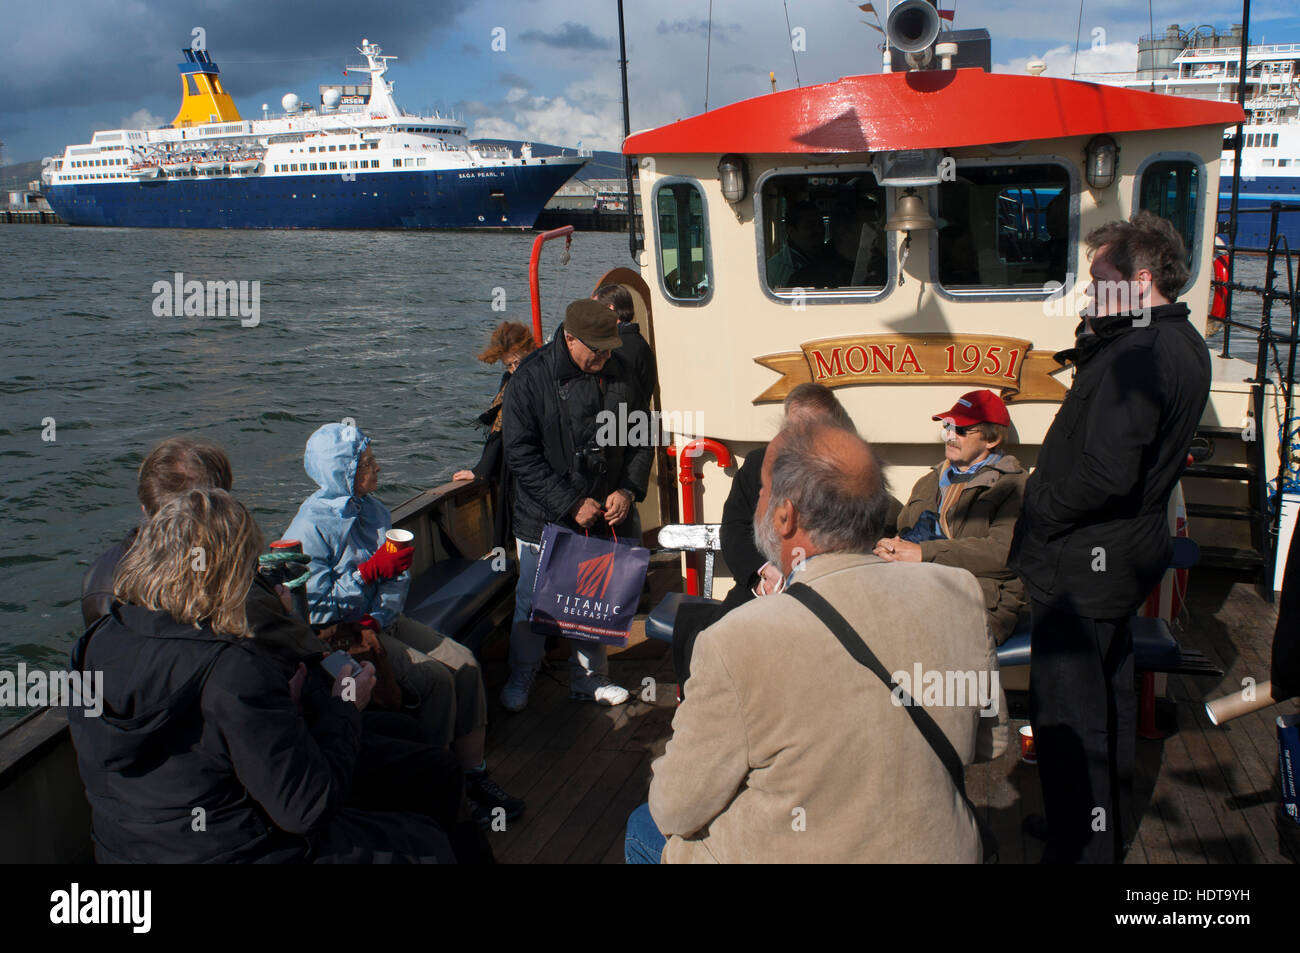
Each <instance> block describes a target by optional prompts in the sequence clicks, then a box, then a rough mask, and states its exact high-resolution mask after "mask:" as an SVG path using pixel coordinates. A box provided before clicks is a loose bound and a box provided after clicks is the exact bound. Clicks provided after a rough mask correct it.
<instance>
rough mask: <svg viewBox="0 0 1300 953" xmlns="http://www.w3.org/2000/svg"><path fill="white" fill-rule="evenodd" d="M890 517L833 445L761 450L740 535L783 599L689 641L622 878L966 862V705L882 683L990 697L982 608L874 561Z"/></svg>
mask: <svg viewBox="0 0 1300 953" xmlns="http://www.w3.org/2000/svg"><path fill="white" fill-rule="evenodd" d="M889 501H890V497H889V488H888V484H887V482H886V480H885V476H884V472H883V464H882V462H881V460H880V458H879V457H878V456H877V455H876V453H875V451H874V450H872V448H871V447H870V446H869V445H868V444H867V443H866V442H865V441H864V440H862V439H861V438H859V437H858V436H857V435H856V434H853V433H851V432H849V431H847V430H844V429H843V428H839V427H833V426H826V425H825V424H812V425H807V424H805V425H800V426H795V427H793V428H789V429H787V430H784V431H782V432H781V434H779V435H778V436H777V438H776V439H775V440H774V441H773V442H772V443H771V444H770V445H769V446H768V451H767V454H766V455H765V458H764V461H763V471H762V488H761V491H760V493H759V500H758V505H757V508H756V511H755V514H754V528H755V530H754V531H755V537H756V540H757V542H758V544H759V546H760V548H761V549H762V551H763V554H764V555H765V556H766V557H767V558H768V559H769V560H771V561H772V563H773V564H775V565H777V566H779V567H780V569H781V572H782V574H783V576H784V578H785V580H786V581H787V583H789V585H790V588H789V589H787V590H786V591H785V592H783V593H778V594H774V595H772V596H768V597H765V598H763V599H760V600H756V601H754V602H751V603H747V604H746V605H744V606H741V607H740V608H738V609H736V610H735V611H733V612H731V613H729V614H728V615H726V616H724V617H723V618H722V619H721V620H720V621H719V622H718V623H716V624H715V625H713V626H710V627H709V628H708V629H706V630H705V631H704V632H703V633H702V634H701V635H700V637H699V639H698V640H697V642H696V645H695V653H694V659H693V662H692V669H691V677H690V682H689V684H688V686H687V687H688V688H689V691H688V692H687V693H686V699H685V701H684V702H683V703H682V705H681V707H679V708H678V709H677V714H676V717H675V718H674V719H673V737H672V740H670V741H669V742H668V747H667V750H666V751H665V753H664V755H663V757H662V758H660V759H659V760H658V761H657V762H655V765H654V777H653V780H652V781H651V785H650V799H649V803H648V804H646V805H642V806H641V807H640V808H638V809H637V810H636V811H634V812H633V814H632V816H631V817H630V818H629V819H628V828H627V838H626V846H625V852H626V856H627V859H628V861H629V862H641V863H646V862H648V863H657V862H664V863H690V862H705V863H708V862H720V863H765V862H767V863H809V862H832V863H846V862H857V863H861V862H866V863H881V862H921V863H937V862H976V861H978V860H979V859H980V856H981V838H980V835H979V830H978V822H977V820H976V817H975V815H974V812H973V810H972V809H971V807H970V805H969V801H967V800H966V799H965V797H964V783H963V782H962V780H961V774H960V771H961V766H962V765H965V764H968V763H970V762H971V761H972V760H974V759H975V758H976V757H977V755H978V756H983V757H988V756H990V755H991V754H992V753H993V751H992V744H991V731H989V730H988V729H991V727H992V722H993V719H991V718H983V719H981V717H980V716H981V710H980V701H979V700H978V699H976V698H973V697H970V698H967V697H962V698H953V697H947V696H946V695H945V693H944V692H943V691H937V692H931V691H929V690H928V689H927V691H926V692H925V693H924V697H922V693H921V687H920V686H916V687H915V690H914V694H915V698H912V694H913V693H908V692H904V693H901V694H900V693H899V692H897V691H891V689H890V679H891V678H892V679H893V681H895V682H898V683H899V684H900V685H901V684H902V683H903V681H904V680H905V679H906V678H907V676H906V675H905V674H904V673H910V672H912V671H914V669H917V668H919V669H922V670H924V671H926V672H939V673H966V674H970V673H979V672H981V671H982V672H983V673H985V683H986V684H987V682H988V681H990V680H991V678H990V676H992V675H994V674H995V673H996V666H997V661H996V651H995V647H994V644H993V640H992V638H991V636H990V635H989V634H988V629H987V627H986V625H985V619H984V615H985V613H984V600H983V597H982V595H981V591H980V588H979V584H978V583H977V582H976V581H975V578H974V577H973V576H971V575H970V573H968V572H965V571H964V570H960V569H955V568H952V567H948V566H939V565H936V564H934V563H889V562H886V561H885V560H882V559H880V558H879V557H877V556H874V555H872V553H871V550H872V548H873V547H874V545H875V543H876V540H877V539H879V538H880V535H881V531H882V529H883V527H884V524H885V520H886V515H887V513H888V509H889ZM828 610H829V611H828ZM864 650H865V651H864ZM866 659H870V661H866ZM871 662H874V663H875V664H874V666H872V665H871ZM857 663H860V664H857ZM878 672H879V674H878ZM887 673H894V676H891V675H889V674H887ZM940 679H941V680H942V675H940ZM926 681H927V684H928V683H929V681H930V680H929V678H927V679H926ZM912 701H915V703H916V704H915V705H914V706H909V705H908V703H909V702H912ZM993 707H994V708H995V707H996V704H994V706H993ZM991 714H996V711H993V712H991ZM922 721H925V722H928V724H929V727H928V728H921V730H918V727H920V723H921V722H922ZM981 729H983V730H981ZM954 771H955V773H954Z"/></svg>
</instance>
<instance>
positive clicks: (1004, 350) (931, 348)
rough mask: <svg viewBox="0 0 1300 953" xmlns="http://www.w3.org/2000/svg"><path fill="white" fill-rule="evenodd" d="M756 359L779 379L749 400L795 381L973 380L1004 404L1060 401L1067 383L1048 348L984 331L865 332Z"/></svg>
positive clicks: (781, 393)
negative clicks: (1056, 375) (1057, 375)
mask: <svg viewBox="0 0 1300 953" xmlns="http://www.w3.org/2000/svg"><path fill="white" fill-rule="evenodd" d="M754 360H755V361H756V362H757V363H759V364H762V365H763V366H764V367H767V368H771V369H772V370H774V371H777V372H778V373H780V374H781V375H782V376H781V379H780V380H778V381H777V382H776V383H774V384H773V385H772V386H771V387H769V388H768V389H767V390H765V391H763V393H761V394H759V395H758V396H757V397H756V398H754V403H756V404H760V403H763V402H765V401H778V400H784V399H785V397H786V395H787V394H789V393H790V391H791V390H793V389H794V387H795V386H796V385H798V384H802V383H805V382H807V381H814V382H816V383H818V384H825V385H826V386H827V387H847V386H849V385H851V384H976V385H979V386H981V387H987V388H990V389H992V390H999V391H1001V393H1002V398H1003V399H1004V400H1007V401H1026V400H1050V401H1059V400H1060V399H1061V398H1062V397H1064V396H1065V391H1066V387H1065V385H1064V384H1062V383H1061V382H1060V381H1058V380H1057V379H1056V378H1054V377H1052V372H1053V371H1056V370H1060V365H1059V364H1058V363H1057V362H1056V360H1055V359H1054V358H1053V357H1052V354H1051V352H1050V351H1035V350H1034V349H1033V346H1032V344H1031V343H1030V342H1029V341H1025V340H1023V339H1021V338H1007V337H997V336H993V335H987V334H864V335H856V336H854V337H844V338H827V339H825V340H821V341H809V342H808V343H806V344H803V345H800V349H799V350H798V351H786V352H783V353H781V354H768V355H766V356H764V357H756V358H754Z"/></svg>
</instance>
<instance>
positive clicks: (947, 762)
mask: <svg viewBox="0 0 1300 953" xmlns="http://www.w3.org/2000/svg"><path fill="white" fill-rule="evenodd" d="M786 592H788V593H789V594H790V595H792V596H794V597H795V598H796V599H798V600H799V601H800V602H801V603H803V606H804V608H806V609H807V610H808V611H809V612H811V613H812V614H813V615H815V616H816V617H817V618H818V619H820V620H821V621H822V624H824V625H825V626H826V628H828V629H830V630H831V634H832V635H834V636H835V638H837V639H839V642H840V645H842V646H844V650H845V651H846V652H848V653H849V655H851V656H853V660H854V661H855V662H857V663H858V664H860V665H862V666H863V667H864V668H866V669H868V670H870V672H871V673H872V674H873V675H875V676H876V678H878V679H880V681H881V682H883V683H884V684H885V686H886V687H887V688H888V689H889V690H890V692H891V693H892V692H898V693H899V695H900V696H901V698H902V699H903V706H902V707H903V711H905V712H907V715H908V717H909V718H911V719H912V724H914V725H916V728H917V730H918V731H920V732H921V736H922V737H924V738H925V740H926V742H928V743H929V745H930V748H931V749H932V750H933V751H934V753H935V754H936V755H937V756H938V758H939V760H940V761H942V762H943V766H944V767H945V768H947V769H948V775H949V777H951V778H952V783H953V785H954V786H955V787H956V788H957V793H959V794H960V795H961V798H962V800H963V801H965V802H966V807H967V808H969V810H970V812H971V816H972V817H974V818H975V827H976V829H978V830H979V835H980V845H981V847H982V848H983V850H984V863H986V864H996V863H997V862H998V843H997V840H996V839H995V838H994V837H993V832H992V831H990V830H989V829H988V827H987V825H986V824H985V823H984V820H983V818H981V817H980V814H979V811H978V810H976V809H975V805H974V804H972V803H971V799H970V796H969V795H967V793H966V776H965V770H964V769H963V767H962V763H961V757H960V756H959V755H958V754H957V749H955V748H954V747H953V746H952V742H950V741H949V740H948V738H947V736H946V735H944V733H943V729H941V728H940V727H939V726H938V725H937V724H935V722H934V719H933V718H931V717H930V713H929V712H928V711H926V710H925V709H924V708H922V707H921V706H920V705H919V704H916V703H915V702H914V701H913V699H912V698H911V697H909V696H908V694H907V692H905V691H903V689H901V688H899V686H898V683H896V682H895V681H894V680H893V679H892V678H891V677H890V675H889V672H888V671H886V670H885V666H884V665H882V664H881V663H880V659H878V658H876V655H875V653H874V652H872V651H871V649H870V648H869V647H868V646H867V643H866V642H864V641H863V639H862V636H860V635H858V633H857V631H856V630H855V629H854V628H853V626H851V625H849V622H848V620H847V619H845V618H844V616H842V615H840V614H839V612H837V611H836V609H835V607H834V606H832V605H831V604H830V603H829V602H827V601H826V599H825V598H823V597H822V596H821V595H820V594H819V593H817V592H816V591H815V590H814V589H812V588H811V587H810V586H808V585H807V584H806V583H802V582H796V583H795V584H794V585H793V586H791V587H790V588H789V589H787V590H786Z"/></svg>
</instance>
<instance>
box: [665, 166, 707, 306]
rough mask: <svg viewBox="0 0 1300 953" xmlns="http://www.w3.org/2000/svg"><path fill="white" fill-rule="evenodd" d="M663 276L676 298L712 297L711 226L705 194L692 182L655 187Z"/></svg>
mask: <svg viewBox="0 0 1300 953" xmlns="http://www.w3.org/2000/svg"><path fill="white" fill-rule="evenodd" d="M655 210H656V213H657V216H658V217H657V222H658V227H657V228H656V232H657V233H658V234H657V235H656V238H657V241H658V244H659V278H660V281H661V282H662V283H663V289H664V294H665V295H667V296H668V297H669V298H672V299H674V300H676V301H692V302H699V301H703V300H704V299H706V298H708V297H709V293H710V291H711V290H712V286H713V281H712V276H711V275H710V268H711V263H710V258H709V229H708V222H707V220H706V219H705V216H704V196H703V194H702V193H701V192H700V189H699V186H697V185H695V184H694V183H691V182H668V183H665V184H663V185H660V186H659V188H658V189H656V190H655Z"/></svg>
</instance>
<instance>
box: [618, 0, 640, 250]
mask: <svg viewBox="0 0 1300 953" xmlns="http://www.w3.org/2000/svg"><path fill="white" fill-rule="evenodd" d="M618 56H619V59H618V65H619V69H620V70H621V71H622V74H623V138H624V139H627V137H628V136H630V135H632V117H631V113H630V112H629V111H628V104H627V34H626V31H625V30H624V29H623V0H618ZM623 173H624V175H626V177H627V247H628V251H630V252H631V253H632V258H633V260H636V257H637V254H638V253H639V252H640V251H641V245H640V243H639V242H638V241H637V240H636V193H635V192H634V191H633V190H632V186H633V182H632V157H631V156H624V157H623ZM644 215H645V212H644V210H643V211H642V216H643V217H644Z"/></svg>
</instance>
